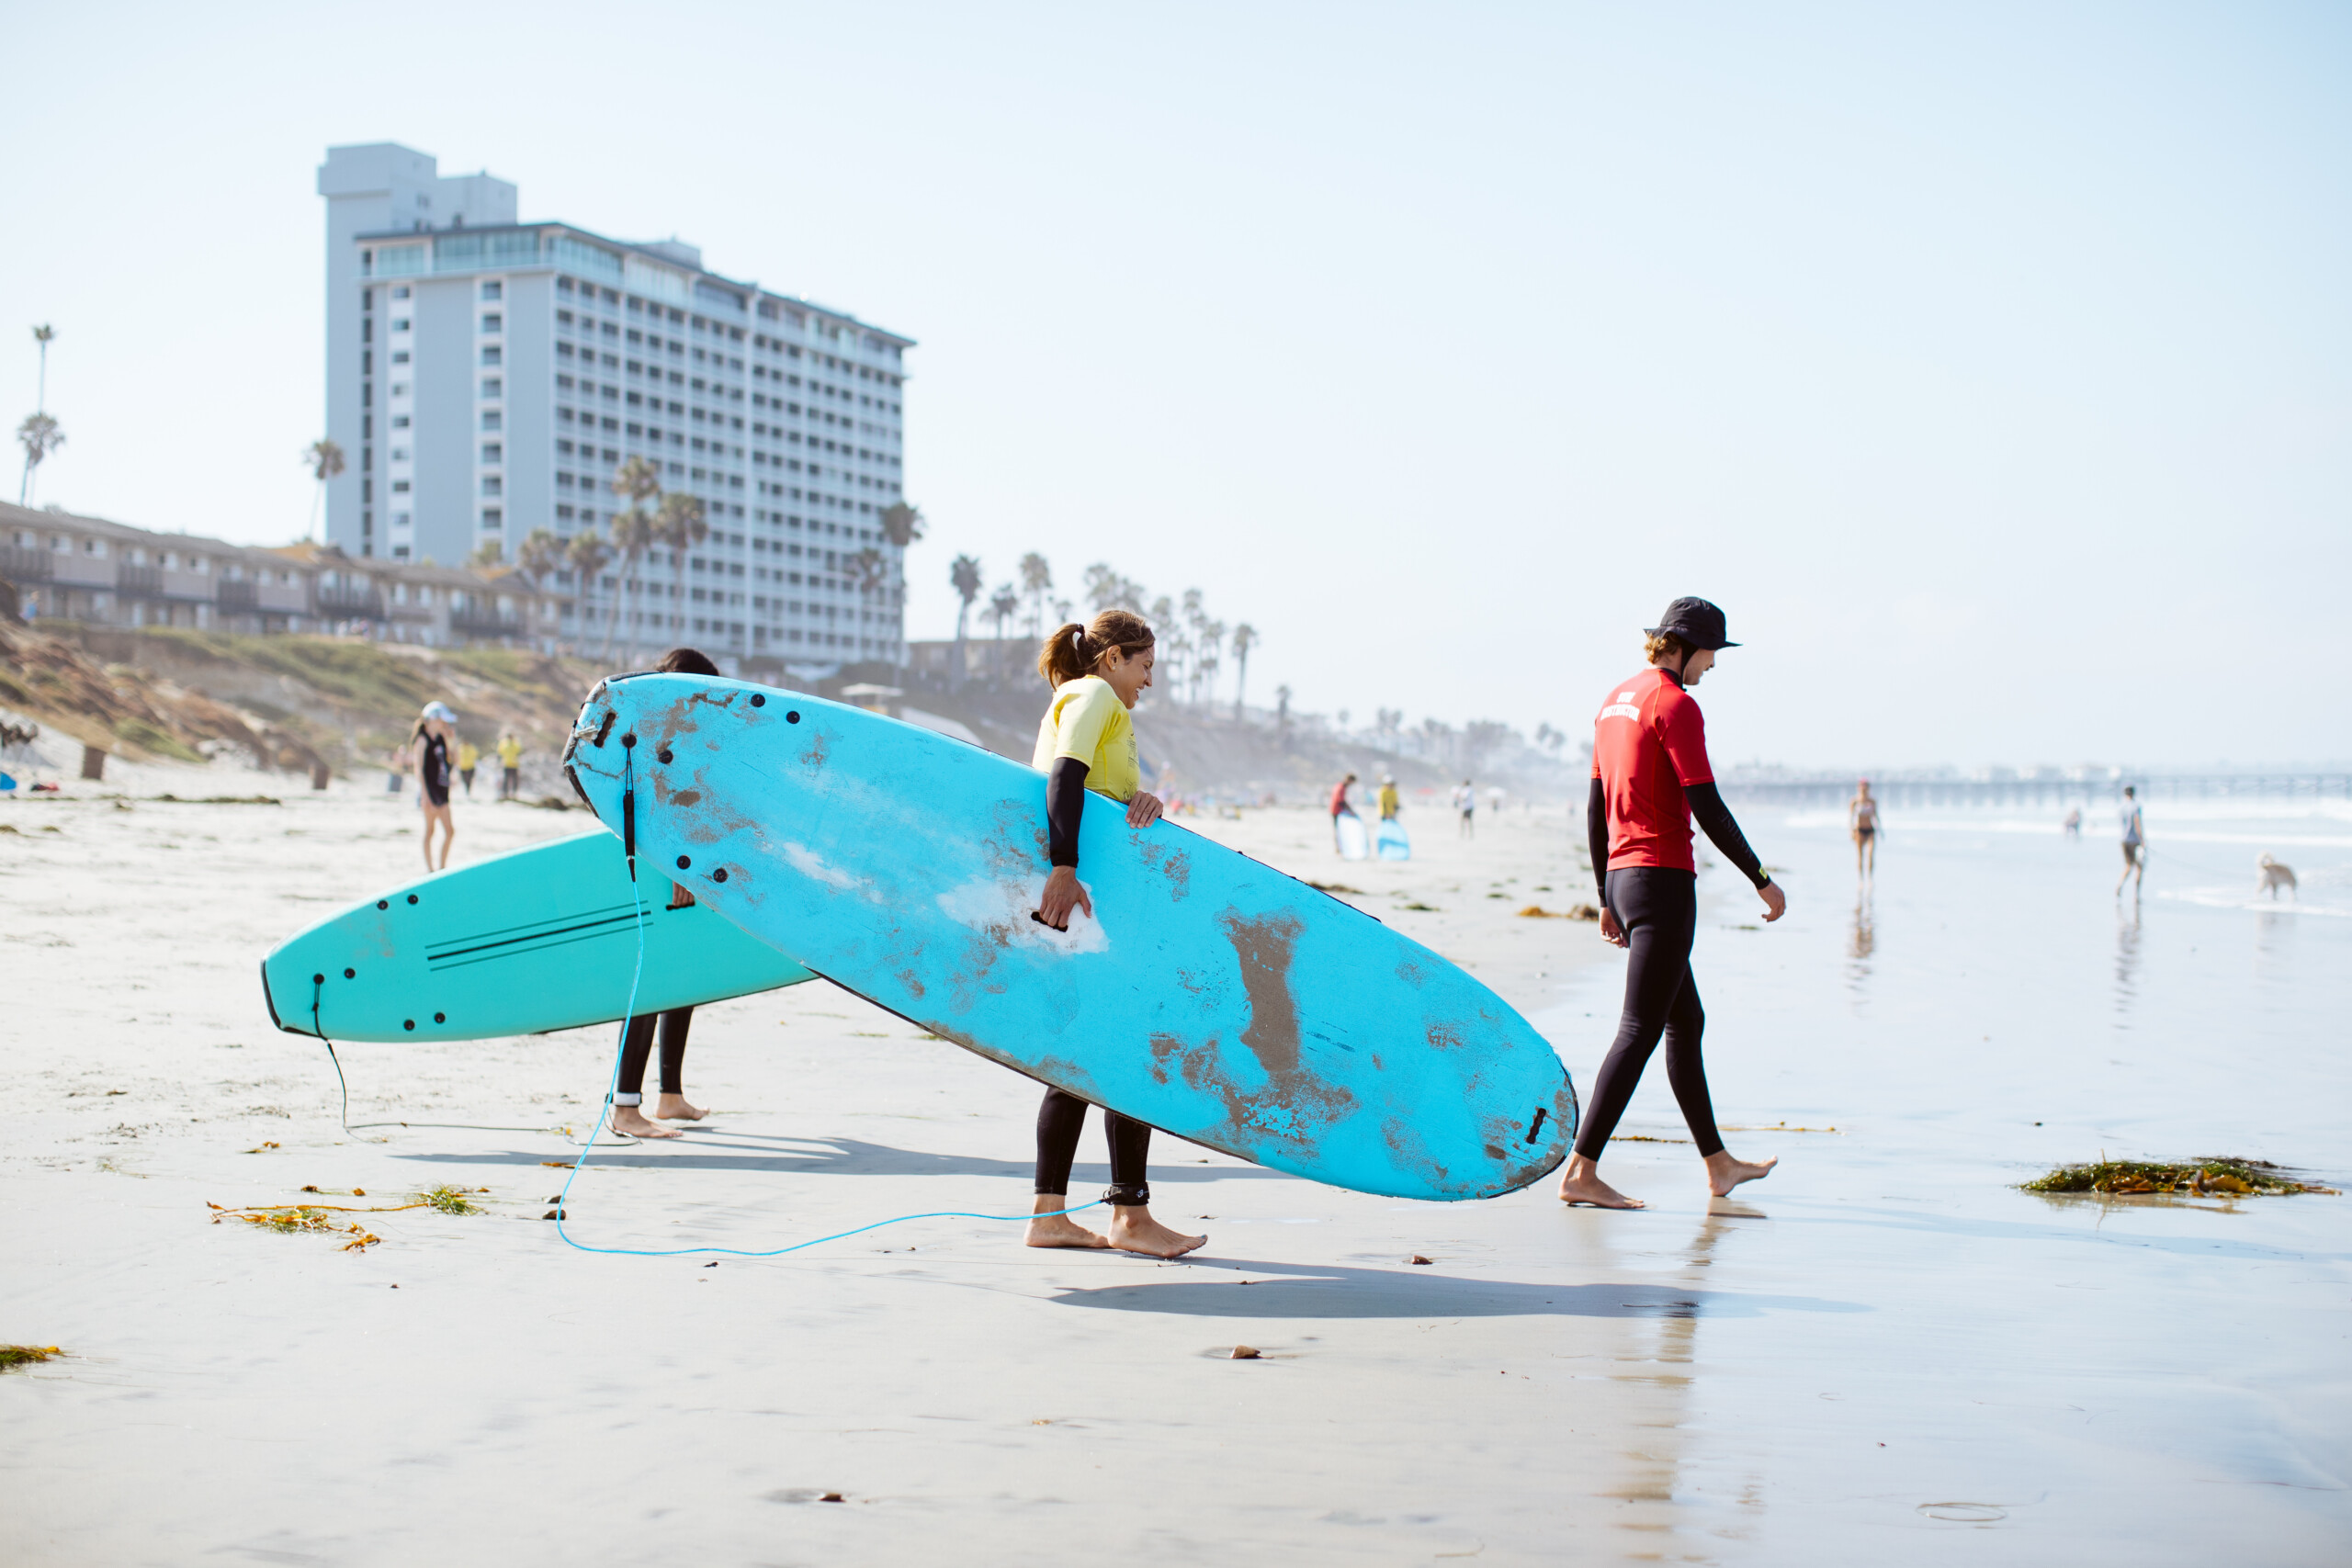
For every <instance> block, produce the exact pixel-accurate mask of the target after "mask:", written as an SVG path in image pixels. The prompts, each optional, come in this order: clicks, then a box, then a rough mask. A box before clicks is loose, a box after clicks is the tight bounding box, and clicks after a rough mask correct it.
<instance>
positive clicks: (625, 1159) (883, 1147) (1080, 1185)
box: [395, 1133, 1298, 1191]
mask: <svg viewBox="0 0 2352 1568" xmlns="http://www.w3.org/2000/svg"><path fill="white" fill-rule="evenodd" d="M395 1157H397V1158H400V1159H404V1160H413V1161H415V1162H416V1163H418V1164H420V1165H446V1166H538V1165H545V1164H547V1163H548V1156H547V1154H546V1152H545V1151H526V1150H521V1149H498V1150H483V1151H481V1152H478V1153H466V1152H459V1151H456V1150H448V1149H443V1150H436V1151H435V1152H433V1153H430V1154H413V1155H400V1156H395ZM588 1164H589V1167H590V1168H592V1169H594V1168H598V1167H606V1168H623V1169H634V1170H765V1171H775V1172H778V1173H783V1174H791V1175H815V1176H982V1177H1018V1178H1022V1179H1027V1178H1028V1177H1029V1176H1031V1175H1032V1174H1033V1173H1034V1171H1035V1167H1033V1166H1032V1165H1031V1164H1030V1162H1029V1161H1027V1160H1011V1159H981V1158H978V1157H977V1156H969V1155H943V1154H933V1153H931V1152H930V1151H928V1150H925V1149H901V1148H895V1147H893V1146H891V1145H888V1144H869V1143H865V1142H862V1141H860V1140H858V1139H856V1138H763V1137H757V1136H752V1135H747V1134H731V1133H730V1134H711V1133H699V1134H697V1133H689V1134H686V1135H685V1136H684V1137H683V1138H674V1139H673V1138H664V1139H662V1140H661V1141H660V1142H658V1143H644V1144H616V1143H602V1142H600V1143H598V1145H596V1148H595V1151H594V1153H593V1154H591V1155H590V1156H588ZM1071 1178H1072V1179H1071V1183H1070V1186H1071V1190H1073V1191H1077V1190H1084V1189H1086V1188H1089V1187H1092V1186H1101V1185H1103V1184H1104V1183H1107V1182H1108V1181H1109V1180H1110V1179H1111V1168H1110V1167H1109V1166H1108V1165H1107V1164H1102V1163H1097V1164H1091V1165H1090V1164H1087V1163H1086V1162H1084V1161H1081V1162H1080V1163H1079V1164H1078V1165H1077V1166H1076V1167H1075V1168H1073V1169H1072V1171H1071ZM1151 1180H1152V1184H1153V1185H1154V1186H1156V1187H1157V1186H1169V1187H1175V1186H1182V1185H1183V1184H1185V1183H1187V1182H1201V1181H1237V1180H1238V1181H1295V1180H1298V1178H1297V1177H1295V1176H1285V1175H1283V1173H1282V1172H1281V1171H1278V1170H1264V1169H1261V1168H1259V1167H1256V1166H1246V1165H1244V1166H1237V1165H1193V1164H1177V1163H1174V1162H1170V1163H1169V1164H1165V1165H1161V1164H1154V1165H1153V1167H1152V1168H1151Z"/></svg>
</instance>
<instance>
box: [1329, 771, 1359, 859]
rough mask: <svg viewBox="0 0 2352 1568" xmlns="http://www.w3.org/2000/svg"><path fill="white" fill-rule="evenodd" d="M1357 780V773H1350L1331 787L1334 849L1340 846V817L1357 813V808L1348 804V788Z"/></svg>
mask: <svg viewBox="0 0 2352 1568" xmlns="http://www.w3.org/2000/svg"><path fill="white" fill-rule="evenodd" d="M1355 782H1356V776H1355V774H1353V773H1350V774H1349V775H1348V776H1347V777H1346V778H1343V779H1341V780H1340V782H1339V783H1338V784H1334V785H1333V786H1332V788H1331V847H1332V848H1333V849H1334V850H1337V849H1338V848H1339V847H1340V818H1342V817H1353V816H1354V815H1355V814H1356V808H1355V807H1352V806H1351V805H1349V804H1348V790H1349V788H1350V786H1351V785H1352V784H1354V783H1355Z"/></svg>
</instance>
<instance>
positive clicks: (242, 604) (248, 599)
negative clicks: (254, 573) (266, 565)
mask: <svg viewBox="0 0 2352 1568" xmlns="http://www.w3.org/2000/svg"><path fill="white" fill-rule="evenodd" d="M212 602H213V603H214V604H217V605H219V606H220V608H221V609H222V610H223V611H224V612H226V613H227V614H229V615H244V614H250V613H251V612H253V611H254V610H255V609H257V608H259V607H260V594H259V592H258V590H257V587H256V585H255V584H254V583H252V582H249V581H243V580H238V581H232V580H230V579H228V578H225V577H224V578H221V579H220V581H217V582H215V583H214V584H213V588H212Z"/></svg>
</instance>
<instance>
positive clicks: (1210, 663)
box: [1198, 620, 1225, 703]
mask: <svg viewBox="0 0 2352 1568" xmlns="http://www.w3.org/2000/svg"><path fill="white" fill-rule="evenodd" d="M1200 637H1201V647H1200V660H1201V694H1200V697H1199V698H1198V700H1199V701H1201V702H1203V703H1215V702H1216V671H1217V664H1218V662H1219V660H1218V649H1222V648H1223V647H1224V646H1225V623H1224V622H1223V621H1216V620H1206V621H1203V622H1202V623H1201V631H1200Z"/></svg>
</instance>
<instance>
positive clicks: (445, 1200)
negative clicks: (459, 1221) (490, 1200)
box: [416, 1187, 490, 1214]
mask: <svg viewBox="0 0 2352 1568" xmlns="http://www.w3.org/2000/svg"><path fill="white" fill-rule="evenodd" d="M481 1190H482V1191H484V1192H487V1191H489V1190H490V1189H489V1188H487V1187H485V1188H483V1189H481ZM416 1201H417V1202H418V1203H421V1204H423V1205H424V1207H426V1208H428V1209H438V1210H440V1211H441V1212H442V1213H445V1214H481V1213H489V1211H488V1210H486V1209H484V1208H483V1207H482V1206H481V1204H480V1203H477V1202H475V1201H473V1199H472V1197H471V1196H470V1195H469V1193H468V1192H467V1191H466V1190H465V1189H464V1188H462V1187H436V1188H435V1189H434V1190H432V1191H430V1192H420V1193H418V1194H417V1195H416Z"/></svg>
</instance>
